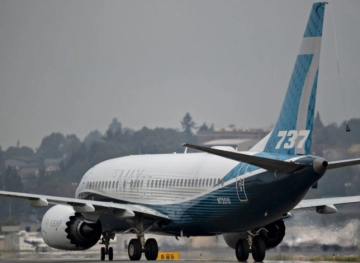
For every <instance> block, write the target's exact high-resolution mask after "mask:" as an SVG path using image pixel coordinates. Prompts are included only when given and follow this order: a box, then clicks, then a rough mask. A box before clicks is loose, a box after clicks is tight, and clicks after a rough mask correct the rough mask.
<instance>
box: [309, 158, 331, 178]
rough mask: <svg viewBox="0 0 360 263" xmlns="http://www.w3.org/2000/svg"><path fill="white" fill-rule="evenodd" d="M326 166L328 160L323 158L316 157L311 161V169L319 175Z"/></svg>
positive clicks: (324, 170) (323, 171)
mask: <svg viewBox="0 0 360 263" xmlns="http://www.w3.org/2000/svg"><path fill="white" fill-rule="evenodd" d="M327 167H328V161H326V160H325V159H324V158H316V159H315V160H314V162H313V169H314V171H315V172H316V173H317V174H319V175H323V174H324V173H325V172H326V170H327Z"/></svg>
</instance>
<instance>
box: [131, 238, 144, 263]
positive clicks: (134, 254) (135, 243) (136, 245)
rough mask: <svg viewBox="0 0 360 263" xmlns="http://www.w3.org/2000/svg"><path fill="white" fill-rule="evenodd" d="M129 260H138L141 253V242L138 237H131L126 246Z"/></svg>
mask: <svg viewBox="0 0 360 263" xmlns="http://www.w3.org/2000/svg"><path fill="white" fill-rule="evenodd" d="M128 254H129V258H130V260H140V258H141V254H142V248H141V243H140V240H139V239H131V240H130V243H129V247H128Z"/></svg>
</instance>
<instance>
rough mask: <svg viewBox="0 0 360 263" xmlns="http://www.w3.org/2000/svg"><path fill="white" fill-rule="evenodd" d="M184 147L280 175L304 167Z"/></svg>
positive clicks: (251, 156)
mask: <svg viewBox="0 0 360 263" xmlns="http://www.w3.org/2000/svg"><path fill="white" fill-rule="evenodd" d="M183 146H185V147H189V148H193V149H196V150H199V151H202V152H207V153H211V154H214V155H218V156H221V157H224V158H228V159H231V160H234V161H238V162H243V163H247V164H250V165H255V166H257V167H260V168H263V169H266V170H269V171H273V172H275V171H277V172H279V173H291V172H293V171H295V170H296V169H299V168H300V167H302V165H301V164H297V163H290V162H284V161H279V160H274V159H269V158H264V157H259V156H253V155H247V154H242V153H238V152H229V151H223V150H219V149H213V148H207V147H202V146H198V145H193V144H187V143H185V144H183Z"/></svg>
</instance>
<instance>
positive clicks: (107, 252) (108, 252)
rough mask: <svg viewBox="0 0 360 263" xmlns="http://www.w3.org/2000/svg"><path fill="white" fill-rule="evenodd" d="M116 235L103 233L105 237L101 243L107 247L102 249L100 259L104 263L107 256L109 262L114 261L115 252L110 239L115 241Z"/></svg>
mask: <svg viewBox="0 0 360 263" xmlns="http://www.w3.org/2000/svg"><path fill="white" fill-rule="evenodd" d="M114 237H115V234H113V233H103V237H102V239H101V243H100V244H103V245H105V247H102V248H101V250H100V259H101V260H102V261H103V260H105V255H108V257H109V260H110V261H112V260H113V259H114V250H113V248H112V247H109V246H110V238H111V239H114Z"/></svg>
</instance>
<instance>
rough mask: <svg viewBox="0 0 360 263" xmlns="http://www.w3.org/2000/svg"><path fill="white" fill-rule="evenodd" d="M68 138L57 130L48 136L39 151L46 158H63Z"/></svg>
mask: <svg viewBox="0 0 360 263" xmlns="http://www.w3.org/2000/svg"><path fill="white" fill-rule="evenodd" d="M65 144H66V138H65V136H64V135H63V134H61V133H59V132H57V133H52V134H50V135H49V136H46V137H45V138H44V139H43V140H42V141H41V144H40V147H39V149H38V151H37V153H38V154H39V155H41V156H43V157H44V158H61V157H62V156H63V155H64V153H65Z"/></svg>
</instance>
